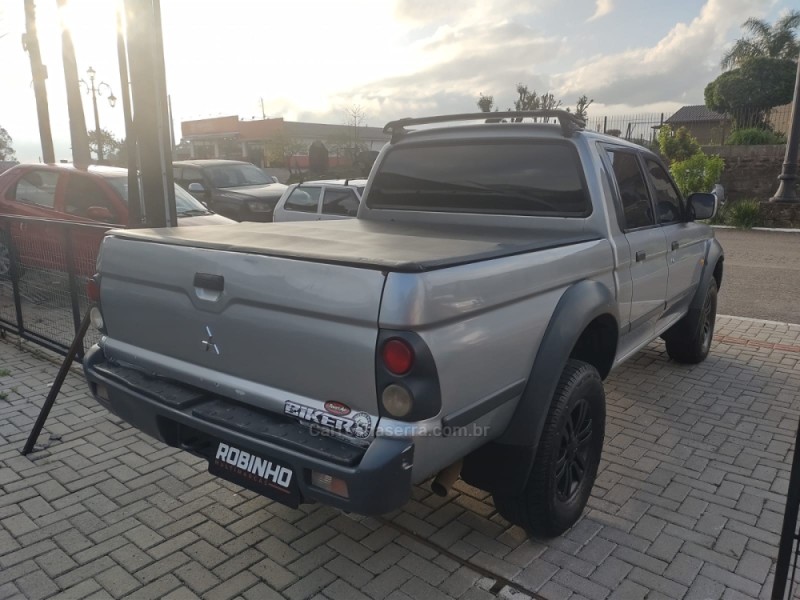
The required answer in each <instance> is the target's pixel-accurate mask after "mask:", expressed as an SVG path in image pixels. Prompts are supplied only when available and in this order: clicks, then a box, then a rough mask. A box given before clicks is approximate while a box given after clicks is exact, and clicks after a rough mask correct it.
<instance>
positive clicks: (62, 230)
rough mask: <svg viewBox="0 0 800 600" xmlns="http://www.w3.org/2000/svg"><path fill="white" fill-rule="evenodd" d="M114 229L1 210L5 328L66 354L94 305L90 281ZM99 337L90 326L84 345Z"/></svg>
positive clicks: (0, 312) (0, 287) (1, 325)
mask: <svg viewBox="0 0 800 600" xmlns="http://www.w3.org/2000/svg"><path fill="white" fill-rule="evenodd" d="M108 229H109V227H107V226H105V225H90V224H83V223H71V222H68V221H56V220H50V219H38V218H33V217H14V216H8V215H0V330H2V331H3V332H5V331H11V332H13V333H15V334H17V335H18V336H19V337H20V338H21V339H24V340H29V341H31V342H34V343H36V344H39V345H41V346H44V347H45V348H48V349H50V350H53V351H55V352H57V353H59V354H66V352H67V350H68V349H69V346H70V344H71V342H72V339H73V338H74V337H75V333H76V332H77V330H78V326H79V325H80V321H81V318H82V316H83V315H84V314H85V313H86V311H87V310H88V308H89V301H88V299H87V297H86V280H87V279H88V278H89V277H91V276H92V275H94V272H95V263H96V260H97V252H98V250H99V248H100V243H101V242H102V240H103V236H104V235H105V232H106V231H108ZM97 337H98V335H97V334H96V332H94V331H93V330H92V331H90V333H89V334H87V336H86V339H85V340H84V349H86V348H88V347H89V346H90V345H91V344H93V343H94V342H95V341H96V339H97ZM82 357H83V352H81V353H80V356H79V359H81V358H82Z"/></svg>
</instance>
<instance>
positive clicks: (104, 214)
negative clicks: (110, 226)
mask: <svg viewBox="0 0 800 600" xmlns="http://www.w3.org/2000/svg"><path fill="white" fill-rule="evenodd" d="M86 216H87V217H89V218H90V219H91V220H92V221H102V222H103V223H113V222H114V215H113V214H112V213H111V211H110V210H108V209H107V208H106V207H105V206H90V207H89V208H88V209H87V210H86Z"/></svg>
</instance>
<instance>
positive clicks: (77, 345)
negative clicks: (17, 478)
mask: <svg viewBox="0 0 800 600" xmlns="http://www.w3.org/2000/svg"><path fill="white" fill-rule="evenodd" d="M89 315H90V311H88V310H87V311H86V314H85V315H84V317H83V321H81V326H80V329H78V333H77V334H76V335H75V338H74V339H73V340H72V345H71V346H70V347H69V352H67V356H66V357H64V362H62V363H61V368H60V369H59V370H58V375H56V379H55V381H53V385H52V386H50V392H49V393H48V394H47V398H46V399H45V401H44V404H43V405H42V410H41V411H39V416H38V417H37V418H36V423H34V425H33V429H32V430H31V433H30V435H29V436H28V441H27V442H25V447H24V448H23V449H22V455H23V456H25V455H26V454H30V453H31V451H33V447H34V445H36V440H37V439H39V434H40V433H41V432H42V427H44V423H45V421H47V417H48V415H49V414H50V409H52V408H53V403H55V401H56V397H57V396H58V392H60V391H61V386H62V385H63V384H64V380H65V379H66V378H67V373H69V368H70V367H71V366H72V361H74V360H75V355H76V354H77V353H78V350H79V349H81V350H82V349H83V338H84V336H85V335H86V331H87V330H88V329H89V323H90V322H91V318H90V316H89Z"/></svg>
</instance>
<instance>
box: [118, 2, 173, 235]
mask: <svg viewBox="0 0 800 600" xmlns="http://www.w3.org/2000/svg"><path fill="white" fill-rule="evenodd" d="M125 19H126V25H127V32H128V35H127V40H128V66H129V67H130V78H131V99H132V101H133V124H134V128H135V130H136V147H137V157H138V162H139V173H140V174H141V194H142V199H143V205H144V217H145V224H146V226H147V227H165V226H171V227H174V226H175V225H177V224H178V219H177V215H176V210H175V183H174V179H173V176H172V148H171V146H170V136H169V131H168V129H169V110H168V101H167V81H166V73H165V69H164V40H163V37H162V32H161V3H160V0H125Z"/></svg>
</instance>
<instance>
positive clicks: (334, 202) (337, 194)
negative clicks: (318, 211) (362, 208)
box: [322, 187, 358, 217]
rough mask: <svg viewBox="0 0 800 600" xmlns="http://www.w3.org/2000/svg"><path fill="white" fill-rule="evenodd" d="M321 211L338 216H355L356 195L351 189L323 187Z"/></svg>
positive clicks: (356, 207)
mask: <svg viewBox="0 0 800 600" xmlns="http://www.w3.org/2000/svg"><path fill="white" fill-rule="evenodd" d="M322 213H323V214H326V215H337V216H340V217H355V216H356V214H357V213H358V196H357V195H356V192H355V190H353V189H348V188H346V189H336V188H330V187H327V188H325V194H324V195H323V196H322Z"/></svg>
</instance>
